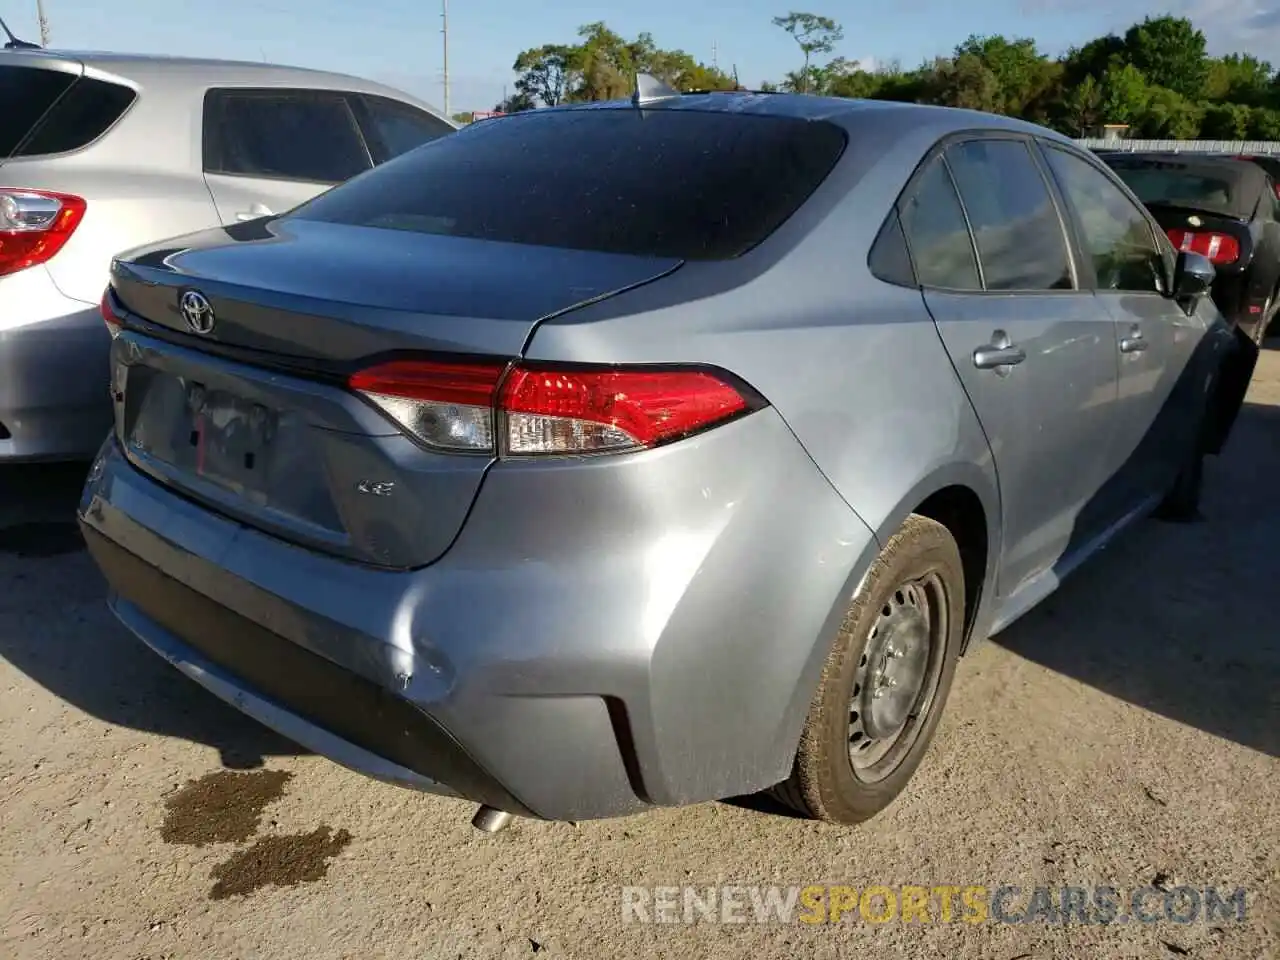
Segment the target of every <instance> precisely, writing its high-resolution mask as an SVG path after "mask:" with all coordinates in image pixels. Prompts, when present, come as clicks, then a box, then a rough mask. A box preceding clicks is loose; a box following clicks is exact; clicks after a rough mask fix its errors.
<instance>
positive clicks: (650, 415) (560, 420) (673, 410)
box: [499, 367, 747, 455]
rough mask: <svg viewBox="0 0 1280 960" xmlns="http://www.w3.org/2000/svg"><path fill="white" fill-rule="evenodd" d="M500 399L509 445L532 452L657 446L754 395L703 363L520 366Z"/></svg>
mask: <svg viewBox="0 0 1280 960" xmlns="http://www.w3.org/2000/svg"><path fill="white" fill-rule="evenodd" d="M499 406H500V407H501V409H502V411H503V413H504V414H505V419H506V424H507V430H506V437H505V440H506V450H507V451H508V452H510V453H513V454H516V455H527V454H539V453H562V454H563V453H603V452H607V451H611V450H628V449H632V448H634V447H652V446H656V445H658V444H660V443H665V442H666V441H668V440H674V439H676V438H678V437H683V436H687V435H689V434H691V433H695V432H697V431H699V430H702V429H705V428H706V427H709V426H711V425H712V424H716V423H719V422H720V421H722V420H727V419H728V418H729V417H732V416H736V415H737V414H739V413H742V412H743V411H744V410H746V409H747V401H746V400H745V399H744V398H743V397H742V395H741V394H740V393H738V391H737V390H735V389H734V388H733V387H731V386H730V385H729V384H727V383H725V382H724V381H723V380H721V379H719V378H718V377H715V376H712V375H711V374H709V373H706V372H704V371H701V370H671V371H647V370H556V369H553V368H548V369H541V370H540V369H531V370H530V369H524V368H521V367H517V368H516V369H515V370H513V371H511V374H510V376H508V377H507V379H506V381H505V382H504V383H503V384H502V396H501V399H500V401H499Z"/></svg>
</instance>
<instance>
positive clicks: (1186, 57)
mask: <svg viewBox="0 0 1280 960" xmlns="http://www.w3.org/2000/svg"><path fill="white" fill-rule="evenodd" d="M1124 57H1125V58H1126V60H1127V61H1128V62H1129V63H1130V64H1132V65H1133V66H1135V67H1137V68H1138V69H1139V70H1141V71H1142V73H1143V75H1144V76H1145V77H1146V78H1147V81H1148V82H1149V83H1151V84H1152V85H1154V86H1157V87H1167V88H1168V89H1170V90H1173V91H1175V92H1177V93H1180V94H1182V95H1183V96H1184V97H1187V98H1188V99H1191V100H1199V99H1200V98H1201V97H1203V96H1204V93H1205V85H1206V83H1207V81H1208V78H1209V59H1208V57H1207V56H1205V40H1204V34H1203V33H1201V32H1200V31H1199V30H1197V29H1196V28H1195V27H1194V26H1193V25H1192V23H1191V21H1190V20H1188V19H1187V18H1186V17H1169V16H1164V17H1147V19H1145V20H1143V21H1142V22H1141V23H1135V24H1134V25H1133V26H1132V27H1130V28H1129V30H1128V31H1127V32H1126V33H1125V35H1124Z"/></svg>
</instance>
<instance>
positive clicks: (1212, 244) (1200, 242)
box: [1169, 230, 1240, 263]
mask: <svg viewBox="0 0 1280 960" xmlns="http://www.w3.org/2000/svg"><path fill="white" fill-rule="evenodd" d="M1169 239H1170V240H1171V241H1172V242H1173V247H1174V249H1175V250H1182V251H1184V252H1186V253H1199V254H1202V255H1204V256H1206V257H1208V258H1209V259H1210V260H1212V261H1213V262H1214V263H1235V262H1236V261H1237V260H1239V259H1240V241H1239V240H1237V239H1236V238H1235V237H1233V236H1231V235H1229V234H1226V233H1196V232H1194V231H1192V230H1170V231H1169Z"/></svg>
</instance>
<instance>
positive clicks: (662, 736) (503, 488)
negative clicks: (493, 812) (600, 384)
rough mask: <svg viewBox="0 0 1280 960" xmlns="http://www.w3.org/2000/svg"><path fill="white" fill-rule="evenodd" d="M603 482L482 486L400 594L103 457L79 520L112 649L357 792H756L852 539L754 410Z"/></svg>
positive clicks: (781, 773)
mask: <svg viewBox="0 0 1280 960" xmlns="http://www.w3.org/2000/svg"><path fill="white" fill-rule="evenodd" d="M744 454H750V457H751V459H750V462H751V463H752V464H753V466H755V465H757V464H758V465H759V466H758V468H757V469H754V470H752V471H745V470H743V469H742V467H741V464H742V462H743V455H744ZM609 459H611V460H615V461H616V462H614V463H606V462H604V461H600V462H598V463H596V464H581V463H579V464H560V465H554V464H524V465H519V464H514V463H512V464H507V463H504V464H500V465H498V466H497V467H495V468H494V469H493V470H492V471H491V472H490V474H489V476H488V477H487V478H486V480H485V482H484V485H483V487H482V489H481V492H480V494H479V496H478V499H477V502H476V504H475V507H474V509H473V511H472V515H471V518H470V519H469V520H468V522H467V524H466V526H465V527H464V529H463V531H462V533H461V534H460V535H459V538H458V540H457V542H456V543H455V544H454V546H453V547H452V549H451V550H450V551H449V552H448V553H447V554H446V555H445V556H444V558H443V559H442V560H440V561H438V562H437V563H435V564H433V565H431V566H430V567H427V568H424V569H421V570H416V571H408V572H390V571H385V570H375V569H372V568H366V567H361V566H357V565H354V564H350V563H347V562H344V561H341V560H337V559H334V558H332V557H328V556H323V555H320V554H316V553H313V552H310V551H306V550H302V549H300V548H297V547H294V546H290V545H288V544H286V543H284V542H282V541H279V540H276V539H274V538H272V537H269V536H267V535H264V534H262V533H259V532H257V531H254V530H250V529H247V528H244V527H242V526H240V525H238V524H235V523H233V522H231V521H229V520H227V519H224V518H222V517H220V516H218V515H216V514H213V513H211V512H210V511H207V510H205V509H203V508H200V507H197V506H195V505H193V504H192V503H190V502H188V501H187V500H185V499H183V498H181V497H179V496H176V495H175V494H173V493H171V492H170V491H168V490H167V489H166V488H164V487H162V486H161V485H159V484H157V483H156V482H154V481H152V480H150V479H149V478H147V477H145V476H143V475H142V474H140V473H139V472H137V471H136V470H135V469H134V468H132V467H131V466H130V465H129V464H128V462H127V461H126V460H125V459H124V458H123V456H122V455H121V454H120V452H119V450H118V448H117V446H116V444H115V442H114V440H110V441H108V442H107V444H105V445H104V447H103V451H102V455H101V456H100V458H99V460H98V462H97V463H96V464H95V466H94V469H93V470H92V471H91V473H90V479H89V481H88V484H87V485H86V488H85V493H84V496H83V498H82V502H81V509H80V516H81V522H82V525H83V527H84V530H85V536H86V540H87V541H88V543H89V546H90V549H91V550H92V551H93V555H94V557H95V559H96V560H97V562H98V564H99V566H100V567H101V568H102V570H103V572H104V573H105V575H106V577H107V579H108V581H109V582H110V585H111V589H112V592H113V599H112V606H113V609H114V611H115V613H116V615H117V616H118V617H119V618H120V619H121V621H122V622H123V623H124V624H125V625H126V626H127V627H129V628H130V629H131V630H132V631H133V632H134V633H136V634H138V635H139V636H140V637H141V638H142V639H143V640H144V641H145V642H146V643H147V644H148V645H150V646H151V647H152V648H153V649H155V650H156V651H157V652H159V653H161V655H163V656H165V657H166V659H168V660H169V661H170V662H172V663H174V664H175V665H176V666H178V667H179V668H180V669H182V670H183V672H185V673H186V674H187V675H188V676H190V677H192V678H193V679H195V680H196V681H197V682H199V683H201V684H203V685H204V686H205V687H207V688H208V689H210V690H211V691H213V692H214V693H215V694H217V695H218V696H221V697H222V698H223V699H225V700H227V701H228V702H231V703H232V704H233V705H235V706H237V707H238V708H239V709H241V710H243V711H244V712H246V713H248V714H250V715H251V716H254V717H256V718H257V719H258V720H259V721H261V722H263V723H265V724H267V725H268V726H271V727H273V728H275V729H277V730H278V731H279V732H281V733H283V734H285V735H286V736H288V737H290V738H292V739H294V740H296V741H298V742H300V743H302V744H304V745H305V746H307V747H309V748H311V749H314V750H316V751H317V752H319V753H322V754H325V755H327V756H329V757H331V758H332V759H334V760H336V761H337V762H339V763H342V764H343V765H345V766H348V767H352V768H354V769H357V770H359V771H361V772H364V773H366V774H369V775H371V776H374V777H377V778H379V779H383V780H388V781H392V782H396V783H401V784H403V785H406V786H411V787H417V788H419V789H424V790H428V791H435V792H441V793H454V794H457V795H460V796H463V797H466V798H468V799H471V800H476V801H479V802H483V803H487V804H489V805H491V806H495V807H498V808H500V809H505V810H510V811H511V812H513V813H518V814H523V815H532V816H538V817H544V818H548V819H557V820H580V819H590V818H594V817H605V816H614V815H622V814H628V813H635V812H638V811H640V810H643V809H645V808H646V807H647V806H650V805H654V804H677V803H689V802H695V801H701V800H708V799H714V798H719V797H725V796H731V795H736V794H741V793H747V792H752V791H755V790H759V789H762V788H764V787H767V786H769V785H771V784H773V783H776V782H778V781H779V780H781V779H783V778H784V777H785V776H786V774H787V772H788V771H789V768H790V763H791V759H792V757H793V755H794V750H795V746H796V742H797V740H798V737H799V732H800V727H801V725H802V723H803V720H804V716H805V713H806V712H807V709H808V705H809V700H810V697H811V696H812V692H813V690H814V689H815V687H816V684H817V678H818V674H819V671H820V669H821V665H822V662H823V660H824V659H825V656H826V651H827V646H828V644H829V642H830V638H831V637H832V636H833V635H834V631H835V629H836V627H837V625H838V621H839V618H840V617H841V616H842V615H843V613H844V611H845V606H846V603H847V597H848V596H849V595H850V593H851V592H852V590H853V589H854V587H855V586H856V582H857V581H856V578H857V576H859V575H860V572H861V571H862V570H865V569H866V567H867V566H868V565H869V564H870V562H871V560H872V559H873V558H874V556H875V554H876V551H877V546H876V544H875V541H874V538H873V536H872V535H871V533H870V531H868V530H867V528H866V527H865V526H864V525H863V524H862V523H861V521H860V520H858V518H857V517H856V515H855V514H854V513H853V512H852V511H851V510H850V509H849V507H848V506H847V505H846V504H845V503H844V502H843V501H842V500H840V499H839V497H838V496H837V495H836V494H835V492H834V491H833V490H832V489H831V487H830V485H829V484H828V483H827V482H826V480H825V479H823V478H822V477H821V475H820V474H819V473H818V471H817V470H816V469H815V468H814V467H813V465H812V463H811V461H809V459H808V457H807V456H806V455H805V454H804V451H803V450H802V449H801V448H800V447H799V444H798V443H797V442H796V441H795V438H794V437H793V436H792V435H791V434H790V432H789V431H788V430H787V428H786V426H785V424H783V423H782V421H781V419H780V418H779V417H777V415H776V414H775V413H774V412H773V411H771V410H766V411H762V412H761V413H758V414H754V415H752V416H751V417H747V418H745V419H743V420H740V421H738V422H736V423H733V424H730V425H727V426H725V427H721V428H719V429H718V430H715V431H712V433H711V434H709V435H707V436H706V437H705V438H699V439H697V440H694V441H685V442H684V443H682V444H676V445H674V446H673V447H669V448H666V449H664V450H658V451H651V452H649V453H644V454H639V455H634V456H631V457H626V458H609ZM624 461H625V462H624ZM618 471H622V472H623V473H622V475H619V473H618ZM530 504H538V505H539V509H538V510H537V511H535V510H532V509H531V508H530Z"/></svg>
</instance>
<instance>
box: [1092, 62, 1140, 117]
mask: <svg viewBox="0 0 1280 960" xmlns="http://www.w3.org/2000/svg"><path fill="white" fill-rule="evenodd" d="M1098 88H1099V90H1100V91H1101V94H1102V96H1101V100H1100V102H1099V115H1100V116H1101V118H1102V122H1103V123H1128V124H1133V123H1136V122H1137V121H1138V120H1139V119H1140V118H1141V117H1142V115H1143V114H1144V113H1145V112H1146V110H1147V107H1148V106H1149V105H1150V103H1151V87H1150V85H1149V84H1148V83H1147V78H1146V77H1144V76H1143V75H1142V71H1141V70H1139V69H1138V68H1137V67H1135V66H1133V65H1132V64H1129V63H1126V64H1123V65H1113V66H1110V67H1108V68H1107V70H1106V72H1105V73H1103V74H1102V79H1101V81H1100V82H1099V84H1098Z"/></svg>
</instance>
